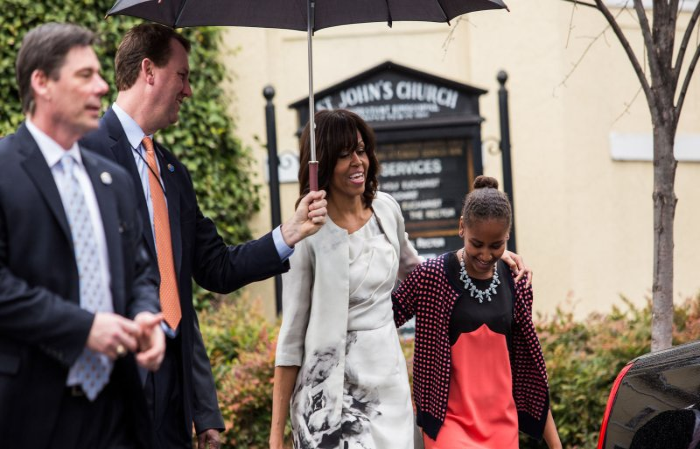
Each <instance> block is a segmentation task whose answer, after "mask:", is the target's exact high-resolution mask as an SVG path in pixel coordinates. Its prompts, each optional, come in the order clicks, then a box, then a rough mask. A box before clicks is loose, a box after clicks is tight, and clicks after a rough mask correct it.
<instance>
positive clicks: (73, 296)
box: [0, 23, 165, 449]
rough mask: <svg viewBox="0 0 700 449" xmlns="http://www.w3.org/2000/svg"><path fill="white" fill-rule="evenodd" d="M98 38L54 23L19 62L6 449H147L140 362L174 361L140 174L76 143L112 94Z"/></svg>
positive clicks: (3, 333) (5, 284)
mask: <svg viewBox="0 0 700 449" xmlns="http://www.w3.org/2000/svg"><path fill="white" fill-rule="evenodd" d="M93 39H94V37H93V34H92V33H91V32H90V31H88V30H86V29H84V28H81V27H78V26H75V25H69V24H57V23H50V24H46V25H42V26H40V27H38V28H36V29H34V30H32V31H30V32H29V33H28V34H27V35H26V36H25V38H24V40H23V42H22V47H21V49H20V52H19V54H18V57H17V66H16V69H17V81H18V84H19V91H20V96H21V98H22V107H23V110H24V112H25V114H26V121H25V123H23V124H22V125H20V127H19V128H18V129H17V132H16V134H13V135H10V136H8V137H6V138H4V139H3V140H2V141H0V442H2V443H0V445H3V446H5V445H6V446H7V447H12V448H26V449H49V448H50V449H57V448H59V449H60V448H65V449H78V448H85V449H88V448H89V449H95V448H98V449H112V448H113V449H117V448H120V449H126V448H144V449H146V448H150V439H151V438H152V436H151V435H149V434H148V433H147V432H145V431H144V426H143V425H142V423H140V422H139V421H140V420H142V419H148V412H147V406H146V401H145V397H144V394H143V390H142V388H141V385H140V378H139V374H138V370H137V363H138V364H139V365H141V366H142V367H144V368H147V369H150V370H156V369H157V368H158V366H159V364H160V363H161V361H162V359H163V356H164V351H165V338H164V335H163V332H162V330H161V328H160V321H161V316H160V314H159V313H158V312H159V307H158V298H157V280H156V279H155V277H154V276H153V275H152V272H153V271H152V270H151V269H150V267H149V265H148V264H149V261H148V256H147V254H146V252H145V248H144V247H143V244H142V241H141V238H140V234H141V221H140V219H139V218H138V215H137V213H136V211H135V210H134V208H133V196H134V186H133V182H132V181H131V179H130V177H129V175H128V174H127V173H126V172H125V171H124V170H123V169H122V168H121V167H119V166H118V165H117V164H114V163H113V162H110V161H108V160H106V159H104V158H102V157H100V156H98V155H96V154H92V153H90V152H88V151H84V150H83V148H81V147H80V146H79V145H78V143H77V141H78V139H79V138H80V137H81V136H82V135H83V134H84V133H85V132H87V131H90V130H93V129H95V128H97V126H98V121H99V113H100V98H101V97H102V96H103V95H104V94H106V93H107V84H106V83H105V82H104V80H103V79H102V78H101V77H100V74H99V71H100V65H99V62H98V60H97V57H96V55H95V53H94V51H93V49H92V43H93ZM146 430H148V429H147V428H146Z"/></svg>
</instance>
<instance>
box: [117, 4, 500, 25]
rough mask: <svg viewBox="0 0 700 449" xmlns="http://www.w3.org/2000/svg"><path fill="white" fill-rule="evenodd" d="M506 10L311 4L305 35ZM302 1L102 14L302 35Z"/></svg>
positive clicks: (148, 7) (136, 7)
mask: <svg viewBox="0 0 700 449" xmlns="http://www.w3.org/2000/svg"><path fill="white" fill-rule="evenodd" d="M500 8H506V5H505V3H504V2H503V0H354V1H349V0H316V1H315V11H314V13H313V20H312V24H313V26H312V28H311V31H318V30H322V29H324V28H329V27H333V26H338V25H349V24H353V23H369V22H387V23H388V24H389V26H391V24H392V22H400V21H421V22H449V21H450V20H452V19H453V18H455V17H457V16H460V15H462V14H466V13H470V12H473V11H480V10H485V9H500ZM308 9H309V8H308V4H307V0H118V1H117V2H116V3H115V5H114V6H113V7H112V9H110V10H109V12H108V13H107V14H108V15H113V14H121V15H127V16H134V17H140V18H142V19H147V20H150V21H152V22H158V23H162V24H164V25H169V26H171V27H174V28H175V27H193V26H246V27H261V28H281V29H288V30H299V31H308V25H309V23H308V21H307V17H308V15H309V14H308V12H307V11H308Z"/></svg>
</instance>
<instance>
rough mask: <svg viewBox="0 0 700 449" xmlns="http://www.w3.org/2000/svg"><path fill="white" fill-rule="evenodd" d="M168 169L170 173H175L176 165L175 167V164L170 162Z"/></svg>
mask: <svg viewBox="0 0 700 449" xmlns="http://www.w3.org/2000/svg"><path fill="white" fill-rule="evenodd" d="M168 171H169V172H170V173H173V172H174V171H175V167H173V164H168Z"/></svg>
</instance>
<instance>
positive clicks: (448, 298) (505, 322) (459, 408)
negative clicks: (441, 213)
mask: <svg viewBox="0 0 700 449" xmlns="http://www.w3.org/2000/svg"><path fill="white" fill-rule="evenodd" d="M497 187H498V182H497V181H496V180H495V179H493V178H488V177H484V176H479V177H477V179H476V180H475V182H474V190H473V191H472V192H471V193H469V194H468V195H467V197H466V199H465V204H464V208H463V210H462V217H461V218H460V222H459V235H460V237H461V238H463V239H464V247H463V248H461V249H459V250H458V251H456V252H449V253H446V254H443V255H442V256H440V257H438V258H436V259H431V260H428V261H426V262H424V263H422V264H421V265H419V266H418V267H417V268H416V269H415V270H414V271H413V272H412V273H411V274H410V275H409V276H408V277H407V279H406V280H405V281H404V282H403V283H401V285H400V287H399V288H398V289H397V290H396V291H395V292H394V293H393V294H392V300H393V304H394V319H395V321H396V324H397V325H401V324H403V323H404V322H406V321H407V320H408V319H410V318H411V317H413V316H415V317H416V342H415V355H414V367H413V377H414V380H413V393H414V400H415V405H416V413H417V422H418V425H419V426H421V427H422V429H423V440H424V443H425V447H426V449H453V448H460V449H517V448H518V431H519V430H520V431H523V432H525V433H527V434H529V435H531V436H532V437H534V438H537V439H541V438H542V437H544V439H545V441H546V442H547V445H548V447H549V448H550V449H554V448H561V442H560V441H559V436H558V434H557V430H556V426H555V424H554V420H553V419H552V414H551V411H550V409H549V388H548V384H547V371H546V368H545V363H544V358H543V356H542V349H541V347H540V343H539V340H538V339H537V335H536V333H535V328H534V325H533V323H532V288H531V287H530V286H529V285H528V283H527V280H526V279H523V280H521V281H519V282H517V283H515V282H514V275H512V274H511V271H510V270H509V269H508V267H507V265H505V264H504V263H503V262H502V261H500V257H501V255H502V254H503V252H504V251H505V248H506V242H507V241H508V236H509V230H510V227H511V223H512V211H511V205H510V202H509V201H508V198H507V197H506V196H505V194H503V193H502V192H499V191H498V190H497Z"/></svg>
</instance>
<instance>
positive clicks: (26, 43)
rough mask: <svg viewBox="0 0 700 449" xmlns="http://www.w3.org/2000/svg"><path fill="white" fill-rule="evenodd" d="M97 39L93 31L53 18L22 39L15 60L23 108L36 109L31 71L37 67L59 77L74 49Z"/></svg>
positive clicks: (29, 110)
mask: <svg viewBox="0 0 700 449" xmlns="http://www.w3.org/2000/svg"><path fill="white" fill-rule="evenodd" d="M95 40H96V39H95V34H94V33H93V32H92V31H90V30H88V29H86V28H83V27H81V26H78V25H74V24H72V23H56V22H50V23H46V24H43V25H40V26H38V27H36V28H34V29H33V30H31V31H30V32H28V33H27V34H26V35H25V36H24V39H23V40H22V47H21V48H20V49H19V54H18V55H17V61H16V64H15V73H16V77H17V87H18V88H19V96H20V99H21V101H22V112H24V113H27V112H29V113H34V107H35V103H34V92H33V91H32V73H34V71H35V70H40V71H41V72H43V73H45V74H46V76H48V77H49V78H51V79H53V80H57V79H58V77H59V72H60V71H61V67H63V64H64V63H65V60H66V55H67V54H68V53H69V52H70V51H71V49H73V48H74V47H88V46H91V45H93V44H94V43H95Z"/></svg>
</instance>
